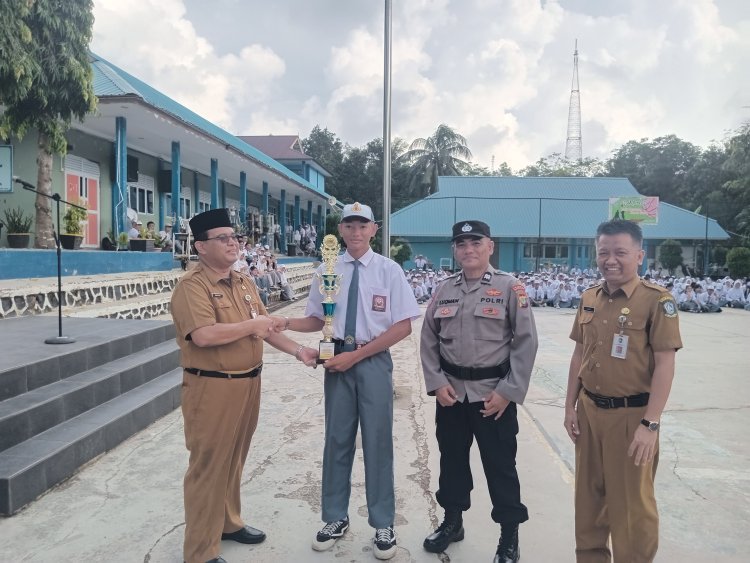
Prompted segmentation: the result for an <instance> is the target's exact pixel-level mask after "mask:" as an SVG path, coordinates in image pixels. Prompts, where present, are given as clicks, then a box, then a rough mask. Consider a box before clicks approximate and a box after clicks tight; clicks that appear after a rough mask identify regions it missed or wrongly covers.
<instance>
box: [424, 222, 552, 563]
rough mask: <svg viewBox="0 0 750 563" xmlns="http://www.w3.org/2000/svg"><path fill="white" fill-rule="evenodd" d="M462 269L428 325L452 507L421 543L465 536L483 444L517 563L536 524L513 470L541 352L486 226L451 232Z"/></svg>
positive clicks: (430, 388) (441, 495) (496, 514)
mask: <svg viewBox="0 0 750 563" xmlns="http://www.w3.org/2000/svg"><path fill="white" fill-rule="evenodd" d="M453 243H454V252H455V255H456V260H457V261H458V263H459V264H461V267H462V268H463V269H462V270H461V271H460V272H459V273H458V274H456V275H454V276H451V277H448V278H447V279H446V280H445V281H444V282H443V283H442V284H440V286H439V287H438V288H437V289H436V290H435V292H434V296H433V300H432V302H431V303H430V305H429V306H428V307H427V311H426V312H425V319H424V324H423V325H422V340H421V354H422V367H423V370H424V378H425V386H426V388H427V392H428V394H430V395H435V396H436V398H437V405H436V409H437V412H436V417H435V421H436V435H437V440H438V445H439V446H440V479H439V490H438V491H437V493H436V495H435V496H436V498H437V501H438V503H440V506H442V507H443V508H444V509H445V519H444V521H443V523H442V524H441V525H440V527H439V528H438V529H437V530H436V531H435V532H433V533H432V534H431V535H429V536H428V537H427V538H426V539H425V540H424V548H425V549H426V550H427V551H429V552H432V553H440V552H442V551H445V549H446V547H448V545H449V544H450V543H451V542H454V541H460V540H462V539H463V538H464V529H463V518H462V513H463V511H464V510H468V509H469V507H470V506H471V500H470V493H471V489H472V488H473V481H472V477H471V468H470V465H469V450H470V449H471V444H472V441H473V440H474V437H476V440H477V444H478V446H479V451H480V452H481V454H482V465H483V466H484V473H485V476H486V477H487V484H488V487H489V492H490V498H491V499H492V519H493V520H494V521H495V522H497V523H499V524H500V525H501V537H500V543H499V545H498V547H497V550H496V553H495V559H494V561H495V562H496V563H508V562H515V561H518V559H519V557H520V552H519V549H518V525H519V524H520V523H522V522H525V521H526V520H528V519H529V515H528V511H527V509H526V507H525V506H524V505H523V503H521V491H520V484H519V482H518V473H517V471H516V434H518V419H517V418H516V404H521V403H523V400H524V398H525V397H526V392H527V390H528V388H529V379H530V377H531V370H532V367H533V365H534V359H535V357H536V351H537V346H538V341H537V333H536V326H535V324H534V316H533V315H532V313H531V306H530V303H529V298H528V297H527V295H526V290H525V288H524V285H523V284H522V283H521V282H520V281H518V280H517V279H516V278H514V277H513V276H511V275H509V274H506V273H503V272H500V271H498V270H495V269H494V268H492V267H491V266H490V256H491V255H492V252H493V249H494V243H493V242H492V240H491V239H490V228H489V226H488V225H487V224H486V223H483V222H481V221H461V222H459V223H456V224H455V225H454V226H453Z"/></svg>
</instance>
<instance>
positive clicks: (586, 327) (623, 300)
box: [570, 278, 682, 397]
mask: <svg viewBox="0 0 750 563" xmlns="http://www.w3.org/2000/svg"><path fill="white" fill-rule="evenodd" d="M620 317H624V322H622V323H621V322H620V321H619V318H620ZM621 325H622V333H623V334H625V335H626V336H627V337H628V346H627V353H626V355H625V359H620V358H615V357H613V356H612V342H613V340H614V337H615V335H616V334H620V331H621ZM570 338H571V339H572V340H575V341H576V342H579V343H581V345H582V346H583V361H582V363H581V370H580V372H579V374H578V377H579V378H580V379H581V383H582V384H583V386H584V387H585V388H586V389H588V390H589V391H591V392H592V393H598V394H599V395H605V396H608V397H627V396H630V395H637V394H639V393H647V392H650V390H651V377H652V375H653V373H654V352H655V351H656V352H660V351H665V350H679V349H680V348H682V340H681V339H680V322H679V317H678V315H677V305H676V304H675V302H674V298H673V297H672V295H671V294H670V293H669V291H667V290H666V289H665V288H663V287H661V286H659V285H656V284H652V283H650V282H647V281H644V280H641V279H640V278H634V279H633V280H632V281H629V282H628V283H626V284H625V285H623V286H622V287H621V288H620V289H618V290H616V291H614V292H612V293H611V294H610V293H609V291H608V290H607V287H606V282H605V283H603V284H601V285H598V286H595V287H592V288H589V289H587V290H586V291H584V292H583V295H582V296H581V303H580V304H579V306H578V313H577V314H576V318H575V322H574V323H573V330H571V332H570Z"/></svg>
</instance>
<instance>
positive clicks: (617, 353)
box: [612, 307, 630, 360]
mask: <svg viewBox="0 0 750 563" xmlns="http://www.w3.org/2000/svg"><path fill="white" fill-rule="evenodd" d="M629 312H630V309H628V308H627V307H624V308H623V309H622V310H621V311H620V313H621V315H620V316H619V317H617V324H618V325H620V333H619V334H615V337H614V338H613V339H612V357H613V358H619V359H620V360H624V359H625V356H627V354H628V336H627V335H626V334H625V323H626V322H628V317H627V316H626V315H627V314H628V313H629Z"/></svg>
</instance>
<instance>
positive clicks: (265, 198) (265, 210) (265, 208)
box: [260, 182, 268, 216]
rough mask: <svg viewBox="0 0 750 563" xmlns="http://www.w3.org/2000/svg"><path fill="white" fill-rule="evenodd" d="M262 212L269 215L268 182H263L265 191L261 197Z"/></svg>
mask: <svg viewBox="0 0 750 563" xmlns="http://www.w3.org/2000/svg"><path fill="white" fill-rule="evenodd" d="M260 212H261V213H262V214H263V216H266V215H268V182H263V193H262V195H261V199H260Z"/></svg>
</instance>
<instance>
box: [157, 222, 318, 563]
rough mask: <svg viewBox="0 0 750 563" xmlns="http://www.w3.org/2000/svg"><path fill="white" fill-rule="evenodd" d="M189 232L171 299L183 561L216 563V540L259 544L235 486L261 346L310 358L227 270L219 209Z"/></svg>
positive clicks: (252, 416)
mask: <svg viewBox="0 0 750 563" xmlns="http://www.w3.org/2000/svg"><path fill="white" fill-rule="evenodd" d="M190 228H191V230H192V232H193V233H194V235H195V248H196V251H197V253H198V257H199V259H200V264H199V265H198V267H196V268H195V269H194V270H192V271H190V272H188V273H186V274H185V275H184V276H183V277H182V278H181V279H180V282H179V284H178V285H177V287H176V288H175V290H174V293H173V294H172V317H173V318H174V323H175V327H176V329H177V343H178V344H179V346H180V352H181V359H180V363H181V364H182V366H183V367H184V370H185V371H184V375H183V380H182V415H183V418H184V422H185V445H186V446H187V449H188V450H189V451H190V461H189V464H188V470H187V473H186V474H185V482H184V493H185V544H184V559H185V561H186V562H187V563H204V562H205V561H209V562H213V563H221V562H223V561H224V559H223V558H221V557H220V556H219V552H220V542H221V540H233V541H237V542H240V543H246V544H254V543H260V542H262V541H263V540H264V539H265V537H266V536H265V534H264V533H263V532H261V531H260V530H257V529H255V528H251V527H250V526H245V524H244V522H243V520H242V517H241V516H240V477H241V475H242V468H243V466H244V465H245V459H246V458H247V454H248V450H249V449H250V439H251V438H252V435H253V432H254V431H255V427H256V425H257V423H258V410H259V407H260V381H261V378H260V372H261V367H262V358H263V339H265V340H266V342H268V343H270V344H271V345H272V346H274V347H276V348H278V349H279V350H282V351H284V352H287V353H289V354H293V355H294V356H295V357H296V358H297V359H298V360H300V361H303V362H305V364H307V365H311V366H314V365H315V358H316V357H317V351H315V350H313V349H311V348H305V347H304V346H298V345H297V344H296V343H295V342H293V341H292V340H290V339H289V338H287V337H286V336H284V335H282V334H278V332H279V331H281V330H283V329H285V328H288V321H287V320H285V319H282V318H279V317H269V316H267V313H266V309H265V307H264V306H263V304H262V303H261V301H260V298H259V296H258V292H257V290H256V288H255V284H254V283H253V282H252V280H251V279H250V278H249V277H248V276H246V275H243V274H240V273H239V272H236V271H233V270H232V264H234V262H235V261H236V260H237V254H238V250H239V247H238V243H237V236H236V235H235V233H234V230H233V228H232V226H231V223H230V221H229V214H228V212H227V210H226V209H212V210H210V211H206V212H205V213H201V214H200V215H197V216H195V217H193V218H192V219H191V220H190Z"/></svg>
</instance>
